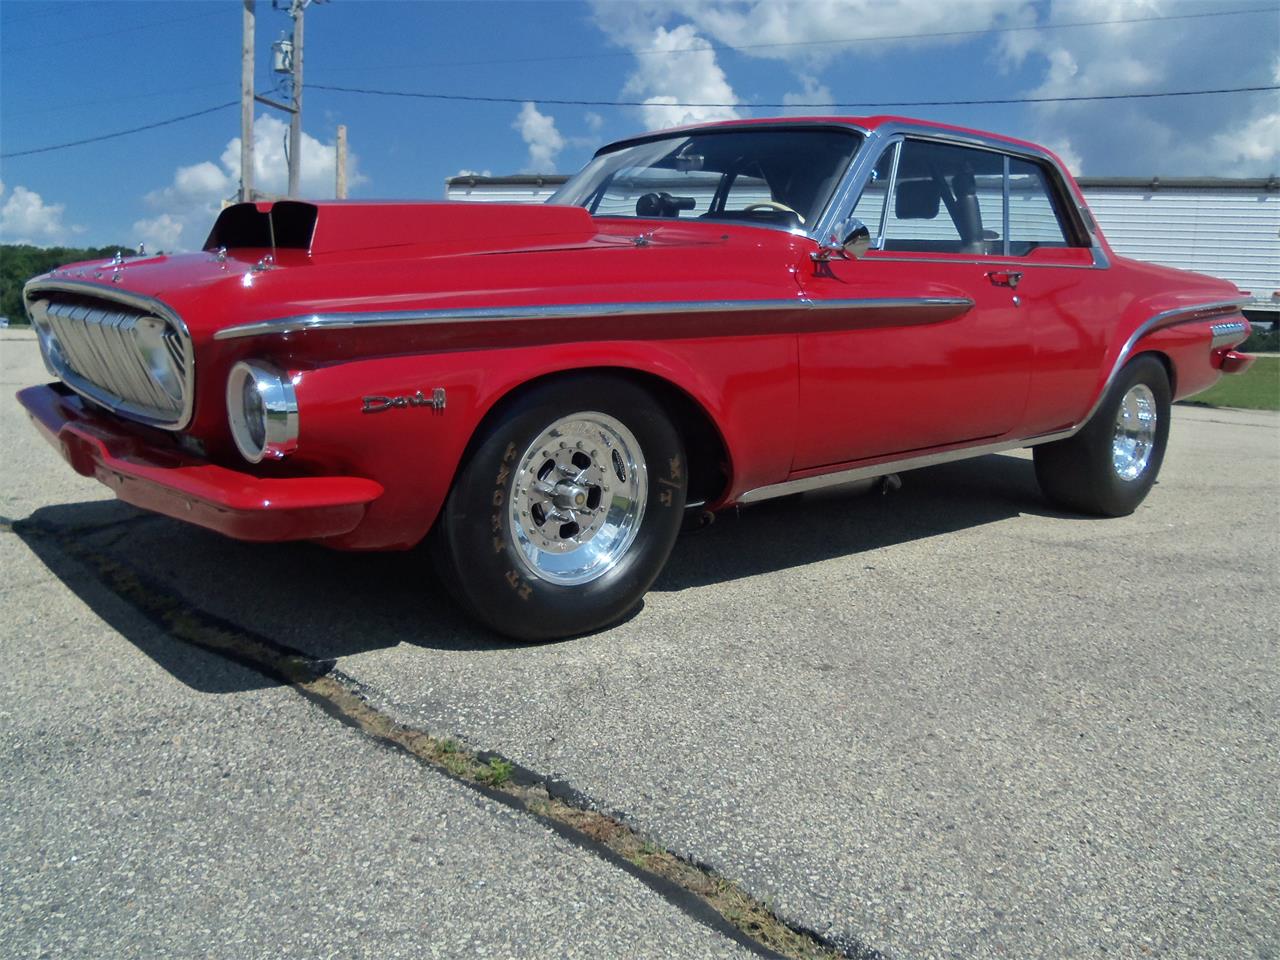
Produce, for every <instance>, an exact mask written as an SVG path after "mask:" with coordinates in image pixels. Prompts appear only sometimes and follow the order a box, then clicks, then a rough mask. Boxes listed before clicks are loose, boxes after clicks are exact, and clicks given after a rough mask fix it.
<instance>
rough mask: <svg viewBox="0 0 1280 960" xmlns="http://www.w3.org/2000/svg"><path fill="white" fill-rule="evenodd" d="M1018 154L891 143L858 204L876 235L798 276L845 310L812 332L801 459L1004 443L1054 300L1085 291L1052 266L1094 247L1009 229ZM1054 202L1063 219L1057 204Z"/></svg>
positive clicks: (924, 142) (805, 342)
mask: <svg viewBox="0 0 1280 960" xmlns="http://www.w3.org/2000/svg"><path fill="white" fill-rule="evenodd" d="M1011 162H1015V161H1013V158H1010V157H1009V156H1008V155H1007V154H1004V153H1002V152H1000V151H998V150H991V149H983V148H978V147H970V146H967V145H960V144H955V143H950V142H945V141H942V140H933V139H929V138H925V137H921V138H915V137H907V138H904V139H902V140H899V141H897V142H894V143H891V144H890V145H889V146H887V147H886V148H885V149H884V152H883V153H882V155H881V156H880V158H879V159H878V161H877V163H876V167H875V170H874V173H873V175H872V179H871V180H870V181H869V182H868V184H867V186H866V188H865V189H864V190H863V193H862V195H861V197H859V199H858V200H857V202H856V204H855V205H854V207H853V209H852V211H851V213H852V215H853V216H855V217H857V218H858V219H860V220H862V221H863V222H864V223H865V224H867V226H868V228H869V229H870V231H871V232H872V234H873V237H874V240H873V249H871V250H869V251H868V252H867V253H866V254H865V255H863V256H862V257H861V258H859V259H856V260H853V259H840V258H838V257H833V258H832V259H830V260H828V261H825V262H818V263H815V264H814V269H812V270H811V271H802V276H801V278H800V282H801V285H802V286H803V288H804V291H805V293H806V295H807V296H808V297H809V298H810V299H812V300H813V301H815V303H817V304H819V305H820V306H822V307H824V308H826V312H830V313H831V314H832V315H833V322H831V323H827V324H824V328H825V329H823V330H822V331H819V332H813V333H805V334H801V336H800V338H799V340H800V342H799V374H800V386H799V409H800V424H801V428H800V431H799V434H798V436H797V449H796V459H795V461H794V469H796V470H806V469H815V468H820V467H824V466H829V465H835V464H842V463H848V462H853V461H859V460H866V459H873V458H879V457H891V456H893V455H904V456H905V455H910V454H911V453H914V452H918V451H925V450H929V449H932V448H938V447H946V446H951V445H956V444H971V443H972V444H976V443H981V442H983V441H991V442H994V441H996V440H998V439H1001V438H1004V437H1008V436H1011V435H1015V434H1017V433H1018V431H1019V429H1020V428H1021V427H1022V426H1023V424H1024V421H1025V415H1026V411H1027V403H1028V397H1029V394H1030V391H1031V385H1032V372H1033V369H1034V366H1035V363H1036V337H1037V327H1038V326H1044V325H1045V324H1046V323H1048V324H1050V325H1052V326H1054V327H1055V328H1056V327H1061V326H1062V322H1061V319H1060V318H1056V317H1054V316H1049V315H1046V314H1053V313H1054V312H1055V311H1056V310H1057V308H1058V307H1059V306H1060V302H1059V301H1060V300H1061V298H1062V297H1063V296H1064V295H1066V292H1067V291H1069V290H1075V289H1077V286H1076V284H1075V283H1074V281H1073V280H1072V279H1071V278H1066V279H1065V280H1064V278H1063V277H1061V276H1057V275H1056V274H1058V273H1061V271H1055V270H1054V268H1055V267H1059V266H1064V265H1075V262H1076V261H1077V260H1079V261H1081V262H1091V261H1089V256H1088V251H1071V250H1067V249H1065V248H1067V247H1069V246H1070V244H1069V242H1068V241H1067V239H1066V235H1065V234H1063V233H1062V232H1058V233H1057V237H1058V240H1057V242H1056V244H1053V243H1050V242H1049V241H1048V240H1047V239H1046V240H1045V241H1044V243H1043V244H1041V245H1042V246H1044V247H1045V250H1044V252H1042V253H1040V254H1038V256H1040V257H1042V258H1044V259H1043V262H1036V263H1034V264H1033V263H1032V253H1033V252H1034V250H1035V248H1036V246H1037V244H1035V243H1032V242H1030V241H1028V242H1026V243H1024V244H1023V246H1022V247H1019V248H1015V247H1012V246H1011V245H1010V243H1009V242H1007V241H1008V239H1009V237H1010V234H1011V224H1010V219H1011V216H1012V217H1013V218H1014V219H1017V217H1018V215H1019V214H1018V208H1017V205H1016V203H1015V202H1014V200H1012V199H1011V197H1010V192H1009V184H1010V183H1011V182H1012V181H1011V177H1010V171H1011V166H1010V164H1011ZM1044 210H1047V211H1048V218H1049V224H1052V225H1053V228H1056V227H1057V224H1056V220H1055V219H1054V218H1055V208H1054V206H1053V205H1052V204H1051V203H1048V202H1046V204H1045V205H1044ZM1044 210H1037V211H1036V215H1037V216H1040V215H1041V214H1043V212H1044ZM1041 219H1043V217H1041ZM1033 220H1034V218H1033ZM1036 222H1037V223H1038V221H1036ZM1028 224H1030V226H1028V227H1027V229H1031V226H1034V224H1032V223H1031V221H1028ZM1039 228H1040V229H1041V230H1042V233H1043V234H1044V236H1045V237H1048V236H1049V235H1050V234H1051V233H1052V229H1051V228H1050V227H1049V226H1047V225H1045V224H1039ZM1033 232H1034V231H1033ZM1015 254H1020V255H1015ZM1064 261H1069V263H1065V264H1064ZM1069 299H1070V298H1069Z"/></svg>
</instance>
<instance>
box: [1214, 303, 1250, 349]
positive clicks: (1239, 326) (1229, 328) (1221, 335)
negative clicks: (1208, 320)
mask: <svg viewBox="0 0 1280 960" xmlns="http://www.w3.org/2000/svg"><path fill="white" fill-rule="evenodd" d="M1242 302H1247V301H1242ZM1248 331H1249V324H1247V323H1246V322H1245V321H1243V320H1233V321H1231V322H1230V323H1215V324H1214V325H1213V326H1211V327H1210V328H1209V332H1210V333H1212V334H1213V346H1212V347H1211V348H1210V349H1213V350H1216V349H1218V348H1219V347H1226V346H1229V345H1230V344H1231V343H1232V341H1234V340H1238V339H1239V337H1240V334H1242V333H1248Z"/></svg>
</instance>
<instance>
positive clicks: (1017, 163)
mask: <svg viewBox="0 0 1280 960" xmlns="http://www.w3.org/2000/svg"><path fill="white" fill-rule="evenodd" d="M1067 245H1068V243H1067V237H1066V233H1065V232H1064V231H1063V229H1062V223H1061V222H1060V221H1059V219H1058V213H1057V211H1056V210H1055V209H1054V203H1053V198H1052V195H1051V193H1050V190H1049V183H1048V181H1047V178H1046V175H1045V172H1044V170H1043V169H1042V168H1040V167H1039V166H1037V165H1036V164H1034V163H1031V162H1030V161H1027V160H1021V159H1017V158H1013V157H1010V158H1009V253H1010V254H1012V255H1013V256H1015V257H1021V256H1026V255H1027V254H1028V253H1030V252H1031V251H1032V250H1034V249H1035V248H1036V247H1065V246H1067Z"/></svg>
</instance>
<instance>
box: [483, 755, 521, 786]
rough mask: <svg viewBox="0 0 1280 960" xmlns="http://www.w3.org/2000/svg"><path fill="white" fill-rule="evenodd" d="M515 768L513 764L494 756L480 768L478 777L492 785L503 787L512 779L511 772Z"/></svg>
mask: <svg viewBox="0 0 1280 960" xmlns="http://www.w3.org/2000/svg"><path fill="white" fill-rule="evenodd" d="M513 770H515V766H514V765H513V764H511V763H508V762H507V761H506V760H500V759H498V758H497V757H493V758H492V759H490V760H489V763H488V765H487V766H484V767H481V768H480V772H479V774H478V775H477V776H476V779H477V780H479V781H480V782H481V783H487V784H488V785H489V786H491V787H501V786H502V785H503V784H506V783H508V782H509V781H510V780H511V772H512V771H513Z"/></svg>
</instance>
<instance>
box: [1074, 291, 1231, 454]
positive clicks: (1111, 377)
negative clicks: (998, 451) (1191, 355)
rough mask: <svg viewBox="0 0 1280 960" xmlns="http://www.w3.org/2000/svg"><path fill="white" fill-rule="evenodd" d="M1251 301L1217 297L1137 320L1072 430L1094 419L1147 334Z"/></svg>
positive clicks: (1204, 317)
mask: <svg viewBox="0 0 1280 960" xmlns="http://www.w3.org/2000/svg"><path fill="white" fill-rule="evenodd" d="M1248 302H1249V298H1248V297H1237V298H1236V299H1234V300H1215V301H1212V302H1210V303H1200V304H1192V305H1190V306H1185V307H1174V308H1172V309H1170V310H1162V311H1161V312H1160V313H1157V314H1155V315H1154V316H1151V317H1148V318H1147V319H1146V320H1144V321H1143V322H1142V323H1140V324H1138V326H1137V329H1135V330H1134V331H1133V333H1131V334H1130V335H1129V339H1128V340H1126V341H1125V342H1124V346H1123V347H1121V348H1120V353H1119V354H1118V355H1117V356H1116V362H1115V363H1114V364H1112V365H1111V372H1110V373H1109V374H1107V379H1106V381H1105V382H1104V383H1103V384H1102V389H1101V390H1099V391H1098V396H1097V399H1095V400H1094V401H1093V406H1091V407H1090V408H1089V412H1088V413H1086V414H1085V415H1084V417H1083V419H1081V420H1080V422H1079V423H1077V424H1076V425H1075V426H1074V427H1073V428H1072V430H1071V432H1072V433H1075V432H1076V431H1077V430H1080V429H1081V428H1082V427H1083V426H1084V425H1085V424H1086V423H1088V422H1089V421H1090V420H1091V419H1093V415H1094V414H1095V413H1097V412H1098V407H1100V406H1102V401H1103V399H1104V398H1105V397H1106V395H1107V391H1108V390H1110V389H1111V384H1112V383H1114V382H1115V379H1116V377H1117V376H1119V375H1120V370H1121V369H1122V368H1123V367H1124V365H1125V363H1126V362H1128V360H1129V355H1130V354H1131V353H1133V348H1134V347H1135V346H1137V343H1138V341H1139V340H1141V339H1142V338H1143V337H1145V336H1146V335H1147V334H1149V333H1151V332H1152V331H1153V330H1158V329H1160V328H1161V327H1171V326H1173V325H1174V324H1176V323H1194V322H1195V321H1197V320H1207V319H1209V318H1210V317H1212V316H1214V315H1215V314H1218V313H1222V312H1223V311H1226V310H1239V309H1240V307H1241V306H1242V305H1243V304H1246V303H1248Z"/></svg>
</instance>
